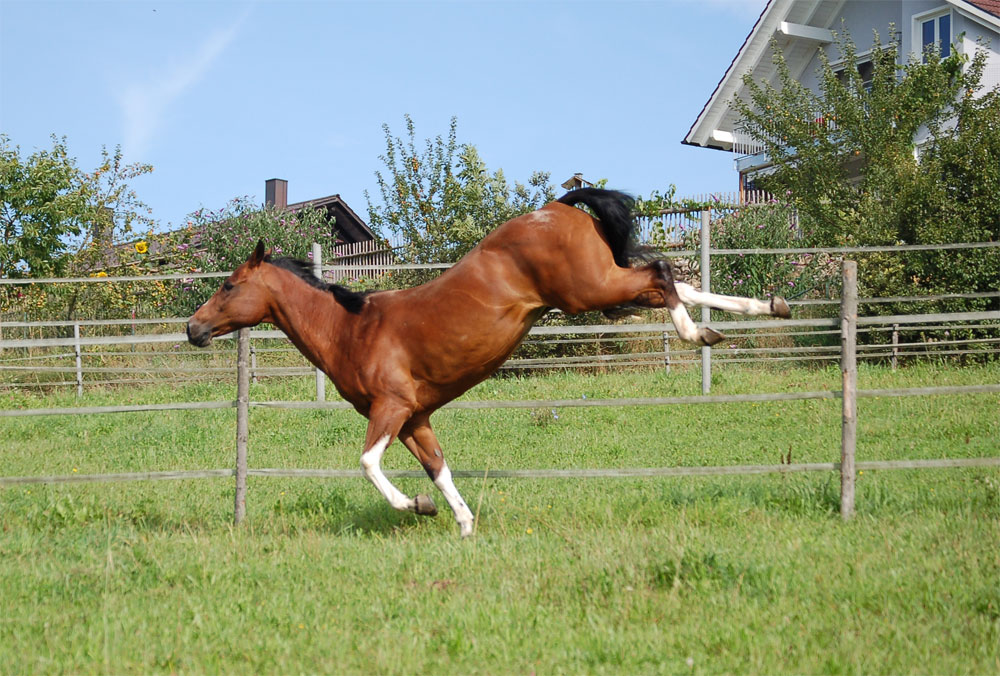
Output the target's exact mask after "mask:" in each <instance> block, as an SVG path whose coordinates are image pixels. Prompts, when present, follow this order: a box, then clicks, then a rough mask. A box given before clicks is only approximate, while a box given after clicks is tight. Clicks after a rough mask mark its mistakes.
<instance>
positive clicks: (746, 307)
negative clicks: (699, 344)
mask: <svg viewBox="0 0 1000 676" xmlns="http://www.w3.org/2000/svg"><path fill="white" fill-rule="evenodd" d="M674 288H675V289H677V295H678V296H679V297H680V299H681V301H682V302H683V303H685V304H687V305H700V306H705V307H710V308H715V309H716V310H723V311H725V312H735V313H737V314H741V315H772V316H774V317H781V318H782V319H788V318H789V317H791V316H792V313H791V311H790V310H789V309H788V303H786V302H785V299H784V298H780V297H778V296H774V297H772V298H771V299H770V300H769V301H766V300H757V299H756V298H742V297H740V296H723V295H721V294H718V293H706V292H704V291H699V290H698V289H696V288H694V287H693V286H691V285H690V284H684V283H683V282H674Z"/></svg>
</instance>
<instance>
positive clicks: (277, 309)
mask: <svg viewBox="0 0 1000 676" xmlns="http://www.w3.org/2000/svg"><path fill="white" fill-rule="evenodd" d="M272 293H273V296H274V308H273V311H272V315H273V317H274V323H275V326H277V327H278V328H279V329H281V330H282V331H283V332H284V333H285V335H287V336H288V338H289V339H290V340H291V341H292V343H293V344H294V345H295V347H297V348H298V349H299V351H300V352H301V353H302V354H303V355H305V357H306V358H307V359H308V360H309V361H311V362H312V363H313V364H315V365H316V366H319V367H320V368H323V366H324V363H328V362H329V361H330V360H331V358H335V354H336V353H338V352H339V345H338V344H337V336H339V335H340V334H341V332H342V331H343V330H345V329H347V326H346V324H347V323H349V322H352V321H353V319H354V315H352V314H350V313H349V312H347V310H345V309H344V307H343V306H342V305H341V304H340V303H338V302H337V300H336V299H335V298H334V297H333V294H332V293H330V292H329V291H324V290H322V289H317V288H315V287H313V286H310V285H309V284H307V283H306V282H304V281H302V280H300V279H298V278H295V277H294V275H290V274H283V275H282V279H281V280H280V282H279V283H278V284H275V285H274V286H272Z"/></svg>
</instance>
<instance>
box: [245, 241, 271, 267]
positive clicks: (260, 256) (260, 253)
mask: <svg viewBox="0 0 1000 676" xmlns="http://www.w3.org/2000/svg"><path fill="white" fill-rule="evenodd" d="M266 256H267V250H266V249H264V240H262V239H258V240H257V247H256V248H255V249H254V250H253V253H252V254H250V258H248V259H247V263H249V264H250V267H251V268H255V267H257V266H258V265H260V264H261V263H263V262H264V258H265V257H266Z"/></svg>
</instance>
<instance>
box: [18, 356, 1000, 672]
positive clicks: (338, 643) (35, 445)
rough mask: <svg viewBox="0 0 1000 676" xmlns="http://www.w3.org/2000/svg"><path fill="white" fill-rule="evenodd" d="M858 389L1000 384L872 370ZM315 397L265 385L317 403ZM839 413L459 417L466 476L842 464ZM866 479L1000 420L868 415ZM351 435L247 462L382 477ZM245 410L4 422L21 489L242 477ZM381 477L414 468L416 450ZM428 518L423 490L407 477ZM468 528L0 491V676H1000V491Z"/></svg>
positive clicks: (608, 380)
mask: <svg viewBox="0 0 1000 676" xmlns="http://www.w3.org/2000/svg"><path fill="white" fill-rule="evenodd" d="M859 380H860V383H859V384H860V386H861V387H863V388H870V389H874V388H884V387H910V386H927V385H945V384H974V383H997V382H1000V366H998V365H995V364H994V365H986V366H979V367H968V368H962V369H958V368H951V367H946V366H941V365H922V366H916V367H912V368H907V369H903V370H900V371H898V372H895V373H893V372H891V371H889V370H884V369H880V368H866V367H862V369H861V373H860V379H859ZM839 383H840V375H839V371H838V370H836V369H825V370H817V369H784V370H766V369H740V368H732V367H728V368H723V369H719V370H718V372H717V373H716V377H715V379H714V381H713V393H742V392H768V391H774V392H786V391H796V390H800V391H807V390H817V389H839ZM699 386H700V380H699V376H698V373H697V372H696V371H695V370H683V369H677V370H675V373H673V374H672V375H670V376H666V375H664V374H662V373H652V372H649V373H627V374H618V375H592V376H581V375H577V374H550V375H548V376H545V377H532V378H507V379H493V380H490V381H487V382H486V383H483V384H482V385H480V386H479V387H477V388H476V389H475V390H473V391H472V392H470V393H469V394H468V395H467V398H470V399H487V398H497V399H531V398H540V399H546V398H577V397H583V396H587V397H588V398H597V397H610V396H673V395H687V394H696V393H697V392H698V390H699ZM310 388H311V381H310V380H309V379H301V380H296V381H291V380H288V381H283V382H272V383H268V384H266V385H260V386H256V387H255V388H254V390H253V392H252V395H251V396H252V397H253V398H254V399H307V398H309V396H310ZM232 390H233V388H232V387H231V386H225V385H209V384H201V385H191V386H182V387H151V388H144V389H122V390H107V391H95V392H88V393H87V394H86V395H85V397H84V398H83V399H82V400H79V401H77V400H76V399H75V398H74V397H73V396H72V395H71V394H65V395H50V396H42V395H25V394H18V393H4V394H2V395H0V397H2V399H0V407H4V408H16V407H36V406H64V405H77V404H79V405H109V404H121V403H148V402H157V401H193V400H205V401H207V400H222V399H232V398H233V391H232ZM839 407H840V402H839V400H830V401H800V402H780V403H767V404H764V403H761V404H724V405H704V406H676V407H669V408H661V407H650V408H601V409H562V410H559V411H557V412H556V414H557V415H558V417H555V416H554V415H553V414H552V411H551V410H549V409H539V410H534V411H532V410H486V411H459V410H456V411H442V412H440V413H438V414H437V415H436V416H435V419H434V420H435V424H436V430H437V432H438V437H439V439H440V440H441V443H442V445H443V447H444V450H445V455H446V457H447V458H448V460H449V463H450V464H451V466H452V467H453V468H455V469H466V468H467V469H483V468H490V469H507V468H529V467H558V468H569V467H653V466H674V465H704V464H710V465H724V464H765V463H776V462H778V461H779V458H780V457H782V456H786V455H787V454H788V452H789V451H791V453H792V461H793V462H820V461H826V462H829V461H833V460H836V459H838V458H839V434H840V418H839ZM858 427H859V440H858V459H859V460H876V459H890V460H891V459H903V458H936V457H978V456H996V455H998V441H997V440H998V439H1000V396H997V395H965V396H942V397H933V398H931V397H920V398H892V399H890V398H883V399H877V400H875V399H865V400H861V401H860V402H859V425H858ZM363 435H364V421H363V419H361V418H360V416H358V415H356V414H354V413H352V412H346V411H345V412H321V411H277V410H261V409H254V410H253V411H252V412H251V450H250V465H251V467H331V468H350V469H354V468H356V467H357V466H358V458H359V454H360V450H361V449H360V443H361V440H362V438H363ZM234 436H235V416H234V412H233V411H231V410H223V411H196V412H162V413H160V412H158V413H147V414H122V415H105V416H89V417H83V416H75V417H71V416H64V417H51V418H50V417H44V418H16V419H3V420H0V438H2V439H3V443H2V444H0V467H2V474H3V475H6V476H15V475H33V474H71V473H73V472H74V471H75V472H79V473H81V474H83V473H87V474H89V473H102V472H124V471H142V470H167V469H194V468H220V467H230V466H232V463H233V445H234V444H233V440H234ZM385 466H386V467H387V468H392V469H415V468H416V467H417V465H416V462H415V461H414V460H413V458H412V457H411V456H410V455H409V454H408V453H407V452H406V451H405V450H404V449H403V448H402V447H401V446H399V445H398V444H396V445H394V446H393V448H392V449H391V450H390V452H389V453H388V454H387V456H386V462H385ZM397 483H398V485H399V486H400V488H401V489H403V490H404V491H406V492H408V493H410V494H413V493H415V492H418V491H424V492H427V491H428V490H429V489H430V492H432V493H436V491H434V490H433V487H432V486H431V485H430V484H429V482H428V481H427V480H425V479H400V480H398V481H397ZM456 483H457V484H458V487H459V489H460V490H461V491H462V492H463V494H464V496H465V498H466V500H467V501H468V502H469V504H470V506H471V507H472V508H473V511H479V513H480V514H479V522H478V526H477V529H478V530H477V534H476V536H475V537H474V538H472V539H470V540H467V541H460V540H459V539H458V536H457V526H456V525H455V523H454V521H453V519H452V517H451V514H450V512H449V511H448V510H447V508H446V507H445V505H444V501H443V499H441V498H440V496H439V495H438V496H436V499H437V502H438V505H439V507H444V510H443V512H442V514H441V515H440V516H439V517H437V518H436V519H425V518H418V517H416V516H413V515H410V514H399V513H396V512H394V511H392V510H391V509H390V508H389V507H388V505H387V504H385V502H384V501H383V500H382V498H381V496H380V495H379V494H378V493H377V491H376V490H375V489H374V488H373V487H372V486H370V485H369V484H367V482H365V481H363V480H362V479H356V480H355V479H351V480H317V479H277V478H267V479H264V478H251V480H250V487H249V494H248V501H247V502H248V517H247V521H246V523H245V525H244V526H243V527H240V528H233V527H232V526H231V519H232V502H233V486H232V480H231V479H209V480H191V481H171V482H135V483H127V484H88V485H82V484H68V485H23V486H8V487H5V488H2V489H0V598H2V599H3V605H2V607H3V611H4V612H3V613H2V614H0V665H2V666H0V672H2V673H39V672H41V673H51V672H70V673H96V672H104V673H149V672H189V673H190V672H194V673H203V672H219V671H226V672H233V671H240V672H247V673H261V672H271V673H274V672H277V673H297V672H309V673H316V672H337V673H401V674H414V673H487V674H500V673H531V672H536V673H629V674H631V673H717V672H724V673H732V672H739V673H747V672H750V673H844V672H855V673H856V672H864V673H997V672H998V671H1000V555H998V553H997V552H998V551H1000V548H998V543H1000V471H997V470H996V469H961V470H956V469H953V470H923V471H894V472H888V471H885V472H865V473H864V474H862V475H860V476H859V477H858V498H857V507H858V515H857V518H855V519H854V520H853V521H851V522H850V523H846V524H845V523H842V522H841V521H840V519H839V516H838V512H837V510H838V501H839V497H838V491H839V482H838V480H837V477H836V475H834V474H833V473H829V474H827V473H821V474H800V475H786V476H779V475H768V476H749V477H718V478H713V477H705V478H683V479H681V478H657V479H585V480H561V479H560V480H551V479H548V480H541V479H539V480H527V479H506V480H494V479H491V480H488V481H486V482H483V481H482V480H472V479H466V480H462V479H459V480H456Z"/></svg>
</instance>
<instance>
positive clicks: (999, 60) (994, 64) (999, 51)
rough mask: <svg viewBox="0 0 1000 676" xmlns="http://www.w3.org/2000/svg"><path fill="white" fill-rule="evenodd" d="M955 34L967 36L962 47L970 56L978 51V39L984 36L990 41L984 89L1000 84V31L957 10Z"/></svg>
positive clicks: (986, 40)
mask: <svg viewBox="0 0 1000 676" xmlns="http://www.w3.org/2000/svg"><path fill="white" fill-rule="evenodd" d="M954 17H955V18H954V21H955V29H954V32H955V36H956V37H957V36H958V35H959V34H961V33H962V32H964V33H965V38H964V39H963V40H962V45H961V49H962V51H963V52H965V53H966V54H968V55H969V56H970V57H971V56H972V55H973V54H975V52H976V47H977V45H976V40H977V39H979V38H982V39H983V41H984V42H988V43H989V44H988V46H987V48H988V50H989V56H988V57H987V60H986V68H985V70H984V71H983V91H989V90H990V89H993V88H994V87H997V86H1000V32H998V31H994V30H990V29H988V28H986V27H985V26H983V25H982V24H981V23H979V22H977V21H972V20H971V19H968V18H966V17H964V16H962V15H961V14H959V13H957V12H955V14H954Z"/></svg>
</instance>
